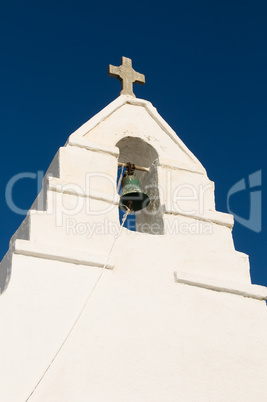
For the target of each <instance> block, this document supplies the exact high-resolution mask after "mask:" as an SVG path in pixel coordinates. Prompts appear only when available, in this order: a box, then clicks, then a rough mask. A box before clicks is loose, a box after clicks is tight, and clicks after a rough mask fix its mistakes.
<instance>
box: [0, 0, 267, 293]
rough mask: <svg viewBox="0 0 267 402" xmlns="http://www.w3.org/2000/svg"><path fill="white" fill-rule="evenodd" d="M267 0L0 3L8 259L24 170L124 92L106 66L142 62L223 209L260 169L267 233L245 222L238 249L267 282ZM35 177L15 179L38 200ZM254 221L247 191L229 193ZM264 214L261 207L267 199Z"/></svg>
mask: <svg viewBox="0 0 267 402" xmlns="http://www.w3.org/2000/svg"><path fill="white" fill-rule="evenodd" d="M266 14H267V3H266V2H265V1H263V0H262V1H258V0H256V1H248V0H231V1H228V0H224V1H201V0H198V1H197V0H195V1H193V0H184V1H168V0H167V1H164V2H161V1H150V0H149V1H145V2H144V1H143V2H141V1H135V2H126V1H125V0H124V1H121V0H118V1H116V0H114V1H112V2H111V1H109V2H107V1H102V2H98V3H97V2H94V3H91V2H88V1H81V0H77V1H76V2H71V1H68V0H66V1H64V2H63V1H51V0H48V1H38V2H36V1H27V0H26V1H18V0H14V1H12V2H2V5H1V6H0V21H1V24H0V40H1V67H0V68H1V74H0V80H1V92H0V114H1V139H2V144H1V148H0V156H1V159H0V161H1V166H2V169H1V182H0V185H1V187H0V207H1V208H0V257H2V256H3V255H4V254H5V252H6V251H7V249H8V242H9V239H10V237H11V236H12V234H13V233H14V232H15V231H16V229H17V228H18V226H19V224H20V222H21V221H22V219H23V217H22V216H20V215H16V214H15V213H13V212H12V211H10V209H9V208H8V207H7V205H6V201H5V187H6V185H7V183H8V181H9V180H10V178H11V177H12V176H13V175H15V174H17V173H20V172H33V173H36V172H37V171H42V170H46V169H47V167H48V166H49V164H50V162H51V160H52V159H53V157H54V155H55V153H56V152H57V150H58V148H59V147H60V146H62V145H64V143H65V142H66V140H67V138H68V136H69V135H70V134H71V133H72V132H73V131H74V130H75V129H77V128H78V127H79V126H80V125H81V124H83V123H84V122H85V121H87V120H88V119H89V118H90V117H92V116H93V115H94V114H95V113H97V112H98V111H100V110H101V109H102V108H103V107H105V106H106V105H107V104H108V103H109V102H111V101H112V100H114V99H115V98H116V97H117V96H118V94H119V91H120V85H119V82H118V81H117V80H115V79H113V78H109V77H108V76H107V66H108V64H114V65H119V64H120V58H121V56H126V57H130V58H132V59H133V67H134V68H135V70H136V71H138V72H140V73H144V74H145V76H146V85H145V86H138V85H135V94H136V96H137V97H140V98H143V99H147V100H149V101H151V102H152V103H153V105H154V106H155V107H156V108H157V109H158V111H159V113H160V114H161V115H162V117H163V118H164V119H165V120H166V121H167V122H168V123H169V124H170V126H171V127H172V128H173V129H174V130H175V131H176V132H177V134H178V135H179V136H180V138H181V139H182V140H183V141H184V143H185V144H186V145H187V146H188V148H189V149H190V150H191V151H192V152H193V153H194V154H195V155H196V156H197V158H198V159H199V160H200V161H201V163H202V164H203V165H204V167H205V168H206V169H207V173H208V176H209V178H210V179H211V180H213V181H214V182H215V187H216V192H215V196H216V209H217V210H219V211H222V212H227V203H226V200H227V194H228V192H229V190H230V188H231V187H232V186H233V185H234V184H235V183H237V182H238V181H240V180H241V179H243V178H244V179H245V183H246V185H247V186H248V176H249V175H250V174H252V173H254V172H257V171H259V170H261V171H262V185H261V186H259V187H258V188H257V190H259V191H262V230H261V232H259V233H257V232H254V231H252V230H250V229H248V228H246V227H244V226H242V225H241V224H239V223H238V222H237V223H236V224H235V227H234V230H233V236H234V242H235V246H236V249H237V250H239V251H242V252H245V253H247V254H249V256H250V261H251V276H252V281H253V283H258V284H262V285H266V286H267V269H266V268H267V257H266V252H265V250H266V245H267V242H266V240H267V234H266V215H265V210H264V207H265V205H266V202H265V189H266V184H265V172H266V169H267V166H266V165H267V162H266V157H265V153H266V145H267V139H266V131H267V130H266V128H267V121H266V106H267V100H266V92H267V91H266V90H267V79H266V71H267V55H266V51H267V50H266V43H267V40H266V39H267V38H266V36H267V24H266V17H267V15H266ZM36 192H37V185H36V181H34V180H30V179H28V180H23V181H21V182H19V183H18V184H17V185H16V186H15V188H14V200H15V201H16V203H17V204H18V205H19V206H20V207H21V208H25V209H27V208H29V207H30V206H31V204H32V202H33V200H34V198H35V196H36ZM231 208H232V210H233V211H234V212H235V213H236V214H237V215H239V216H241V217H245V218H249V209H250V193H249V190H247V191H242V192H239V193H238V194H236V195H233V196H232V198H231ZM258 209H259V212H258V213H260V212H261V211H260V208H258Z"/></svg>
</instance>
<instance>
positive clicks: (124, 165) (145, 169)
mask: <svg viewBox="0 0 267 402" xmlns="http://www.w3.org/2000/svg"><path fill="white" fill-rule="evenodd" d="M118 165H119V166H123V167H127V166H128V163H123V162H119V163H118ZM134 167H135V170H142V171H143V172H147V173H149V172H150V169H149V168H146V167H143V166H136V165H134Z"/></svg>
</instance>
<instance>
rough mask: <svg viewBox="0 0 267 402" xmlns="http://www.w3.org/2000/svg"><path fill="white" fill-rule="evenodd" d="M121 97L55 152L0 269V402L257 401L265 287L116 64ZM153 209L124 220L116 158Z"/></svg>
mask: <svg viewBox="0 0 267 402" xmlns="http://www.w3.org/2000/svg"><path fill="white" fill-rule="evenodd" d="M109 73H110V75H112V76H118V77H119V79H120V81H121V82H122V92H121V95H120V96H119V97H118V98H117V99H116V100H114V101H113V102H112V103H111V104H109V105H108V106H107V107H106V108H104V109H103V110H102V111H101V112H100V113H98V114H97V115H96V116H94V117H93V118H92V119H91V120H89V121H88V122H87V123H85V124H84V125H83V126H82V127H80V128H79V129H78V130H77V131H76V132H74V133H73V134H72V135H71V136H70V137H69V139H68V141H67V143H66V144H65V146H63V147H62V148H60V149H59V151H58V153H57V154H56V156H55V158H54V159H53V161H52V163H51V165H50V167H49V168H48V171H47V173H46V176H45V178H44V181H43V190H42V191H41V193H40V194H39V196H38V198H37V199H36V201H35V202H34V204H33V205H32V207H31V209H30V210H29V212H28V215H27V217H26V218H25V220H24V222H23V223H22V225H21V226H20V227H19V229H18V230H17V232H16V233H15V234H14V236H13V237H12V239H11V241H10V248H9V251H8V252H7V254H6V256H5V257H4V259H3V261H2V263H1V265H0V287H1V296H0V401H1V402H26V401H30V402H89V401H90V402H136V401H138V402H177V401H181V402H189V401H190V402H196V401H197V402H199V401H201V402H202V401H205V402H206V401H207V402H214V401H216V402H220V401H223V402H229V401H233V402H236V401H242V402H252V401H253V402H255V401H257V402H261V401H262V402H263V401H266V395H267V382H266V378H267V336H266V334H267V314H266V313H267V310H266V303H265V300H266V298H267V289H266V288H264V287H261V286H257V285H252V284H251V280H250V274H249V262H248V257H247V255H245V254H243V253H240V252H237V251H236V250H235V249H234V245H233V240H232V234H231V230H232V226H233V217H232V216H231V215H228V214H225V213H221V212H218V211H216V210H215V203H214V185H213V183H212V182H211V181H210V180H209V179H208V176H207V174H206V171H205V169H204V168H203V166H202V165H201V163H200V162H199V161H198V160H197V158H196V157H195V156H194V155H193V154H192V153H191V152H190V151H189V150H188V149H187V147H186V146H185V145H184V144H183V142H182V141H181V140H180V139H179V137H178V136H177V134H176V133H175V132H174V131H173V130H172V129H171V128H170V127H169V125H168V124H167V123H166V122H165V121H164V120H163V118H162V117H161V116H160V115H159V114H158V112H157V110H156V109H155V108H154V107H153V106H152V105H151V103H150V102H148V101H145V100H142V99H136V98H135V96H134V94H133V92H132V84H133V82H139V83H144V81H145V78H144V76H143V75H142V74H139V73H137V72H135V71H134V70H133V69H132V64H131V60H130V59H127V58H122V65H121V66H120V67H114V66H110V68H109ZM127 162H131V163H132V164H135V165H137V166H140V167H141V168H142V170H136V173H137V176H138V177H139V179H140V183H141V186H142V188H143V189H144V190H145V191H146V192H147V193H148V195H149V197H150V199H151V203H150V205H149V206H148V207H147V208H145V209H142V210H141V211H140V212H137V213H136V223H135V224H136V231H132V230H128V229H127V228H122V227H121V226H120V221H119V211H118V204H119V194H118V192H117V180H118V178H117V175H118V166H121V164H123V163H127Z"/></svg>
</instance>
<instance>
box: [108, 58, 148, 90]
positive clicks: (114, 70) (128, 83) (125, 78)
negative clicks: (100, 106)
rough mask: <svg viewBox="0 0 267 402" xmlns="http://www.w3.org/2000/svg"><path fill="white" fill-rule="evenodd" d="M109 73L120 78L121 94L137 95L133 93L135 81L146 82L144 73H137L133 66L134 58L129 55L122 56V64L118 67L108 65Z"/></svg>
mask: <svg viewBox="0 0 267 402" xmlns="http://www.w3.org/2000/svg"><path fill="white" fill-rule="evenodd" d="M108 75H109V76H110V77H114V78H118V80H120V82H121V88H122V90H121V92H120V94H121V95H131V96H134V97H135V94H134V93H133V83H135V82H136V83H137V84H144V83H145V76H144V74H140V73H137V72H136V71H135V70H134V69H133V68H132V60H131V59H128V58H127V57H122V58H121V66H119V67H116V66H112V65H111V64H110V65H109V66H108Z"/></svg>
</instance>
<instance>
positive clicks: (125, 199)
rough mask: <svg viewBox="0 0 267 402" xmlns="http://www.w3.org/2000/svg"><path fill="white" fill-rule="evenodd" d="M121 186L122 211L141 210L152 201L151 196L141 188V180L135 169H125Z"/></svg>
mask: <svg viewBox="0 0 267 402" xmlns="http://www.w3.org/2000/svg"><path fill="white" fill-rule="evenodd" d="M121 188H122V190H121V198H120V203H119V207H120V209H121V210H122V211H127V209H130V210H131V211H132V212H135V211H140V210H141V209H143V208H146V207H147V206H148V204H149V203H150V198H149V196H148V195H147V194H146V193H145V192H144V191H142V190H141V187H140V182H139V180H138V178H137V177H136V175H135V174H134V173H133V171H131V172H129V171H128V170H126V171H125V173H124V176H123V179H122V184H121Z"/></svg>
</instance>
